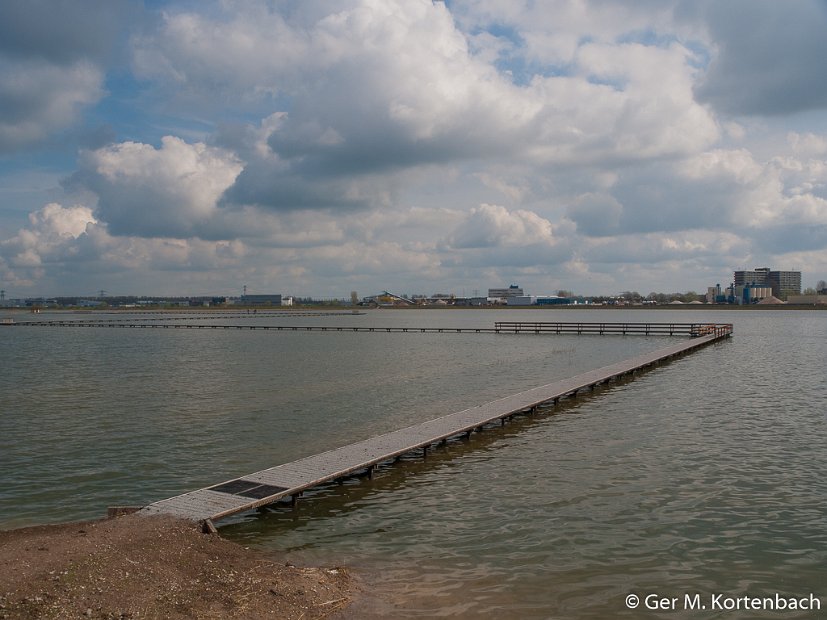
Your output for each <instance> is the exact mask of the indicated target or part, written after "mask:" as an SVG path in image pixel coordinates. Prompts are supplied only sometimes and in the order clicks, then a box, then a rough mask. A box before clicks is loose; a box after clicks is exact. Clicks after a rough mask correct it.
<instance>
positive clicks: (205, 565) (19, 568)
mask: <svg viewBox="0 0 827 620" xmlns="http://www.w3.org/2000/svg"><path fill="white" fill-rule="evenodd" d="M357 590H358V587H357V586H356V582H355V579H354V578H353V576H352V575H351V574H350V573H349V572H348V571H347V569H344V568H340V567H337V568H309V567H298V566H293V565H291V564H289V563H283V562H277V561H275V560H274V558H272V557H270V556H267V555H265V554H263V553H261V552H258V551H252V550H249V549H246V548H245V547H242V546H240V545H237V544H235V543H233V542H230V541H228V540H225V539H222V538H221V537H220V535H216V534H202V533H201V531H200V529H199V527H198V526H197V525H196V524H194V523H190V522H188V521H182V520H178V519H174V518H171V517H163V516H153V517H146V516H142V515H136V514H133V515H126V516H122V517H118V518H115V519H108V520H103V521H85V522H78V523H64V524H58V525H46V526H36V527H28V528H21V529H16V530H6V531H0V618H3V619H17V618H106V619H114V618H267V617H271V618H284V619H288V620H289V619H296V620H298V619H302V620H306V619H310V618H329V617H331V616H333V615H334V614H338V613H339V612H342V611H343V610H345V608H347V607H348V605H349V604H350V603H351V602H352V600H353V598H354V595H355V593H356V591H357Z"/></svg>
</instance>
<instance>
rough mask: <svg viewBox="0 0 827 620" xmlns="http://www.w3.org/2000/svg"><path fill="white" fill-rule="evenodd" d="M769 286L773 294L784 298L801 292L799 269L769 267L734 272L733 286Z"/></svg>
mask: <svg viewBox="0 0 827 620" xmlns="http://www.w3.org/2000/svg"><path fill="white" fill-rule="evenodd" d="M739 286H741V287H744V286H769V287H771V288H772V294H773V296H775V297H777V298H778V299H784V300H786V299H787V297H788V296H790V295H800V294H801V272H800V271H773V270H772V269H770V268H769V267H756V268H755V269H752V270H744V271H736V272H735V287H736V288H738V287H739Z"/></svg>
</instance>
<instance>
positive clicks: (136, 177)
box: [79, 136, 242, 237]
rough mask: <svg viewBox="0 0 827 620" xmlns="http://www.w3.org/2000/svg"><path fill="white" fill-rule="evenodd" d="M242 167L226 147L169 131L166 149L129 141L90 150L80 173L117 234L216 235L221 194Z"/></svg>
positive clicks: (84, 155) (148, 235) (100, 214)
mask: <svg viewBox="0 0 827 620" xmlns="http://www.w3.org/2000/svg"><path fill="white" fill-rule="evenodd" d="M241 168H242V167H241V164H240V162H238V160H237V159H236V158H235V157H234V156H233V155H232V154H231V153H228V152H226V151H224V150H222V149H218V148H214V147H209V146H207V145H205V144H203V143H195V144H188V143H186V142H184V141H183V140H181V139H180V138H176V137H173V136H166V137H164V138H163V139H162V141H161V147H160V148H155V147H153V146H152V145H149V144H140V143H136V142H123V143H120V144H114V145H111V146H108V147H105V148H102V149H98V150H95V151H88V152H86V153H84V154H83V157H82V161H81V173H80V175H79V178H80V179H81V180H82V182H83V183H85V184H86V186H87V187H89V189H91V190H93V191H94V192H95V193H96V194H97V196H98V206H97V213H98V215H99V217H100V218H101V219H103V220H104V221H105V222H106V223H107V224H108V226H109V229H110V231H111V232H112V234H122V235H140V236H147V237H152V236H156V237H189V236H197V235H198V234H199V233H200V234H204V235H205V236H211V235H212V234H214V232H217V231H210V230H209V224H210V222H211V219H212V218H213V216H214V215H215V214H216V211H217V202H218V199H219V198H220V197H221V194H222V193H223V192H224V190H225V189H227V187H229V186H230V185H231V184H232V183H233V181H234V180H235V178H236V177H237V176H238V174H239V172H240V171H241Z"/></svg>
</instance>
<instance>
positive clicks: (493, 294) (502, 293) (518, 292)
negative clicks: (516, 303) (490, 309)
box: [488, 284, 525, 303]
mask: <svg viewBox="0 0 827 620" xmlns="http://www.w3.org/2000/svg"><path fill="white" fill-rule="evenodd" d="M524 295H525V293H524V292H523V289H522V288H521V287H519V286H517V285H516V284H512V285H511V286H509V287H508V288H490V289H488V299H491V300H502V302H504V303H508V298H509V297H523V296H524Z"/></svg>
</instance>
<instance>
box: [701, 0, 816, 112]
mask: <svg viewBox="0 0 827 620" xmlns="http://www.w3.org/2000/svg"><path fill="white" fill-rule="evenodd" d="M704 19H705V21H706V22H707V25H708V28H709V31H710V33H711V36H712V39H713V42H714V43H715V44H716V45H717V46H718V53H717V55H716V56H715V58H714V59H713V61H712V63H711V64H710V66H709V69H708V72H707V75H706V78H705V79H704V80H703V81H702V82H701V83H700V84H699V85H698V86H697V88H696V89H695V95H696V97H697V98H698V100H699V101H701V102H704V103H710V104H712V105H713V106H714V107H715V108H716V109H718V110H719V111H721V112H724V113H726V114H733V115H742V114H747V115H781V114H790V113H794V112H801V111H805V110H813V109H823V108H825V107H827V62H825V58H827V2H824V1H823V0H798V1H796V2H777V1H775V0H732V1H729V2H710V3H708V4H707V5H706V8H705V12H704Z"/></svg>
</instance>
